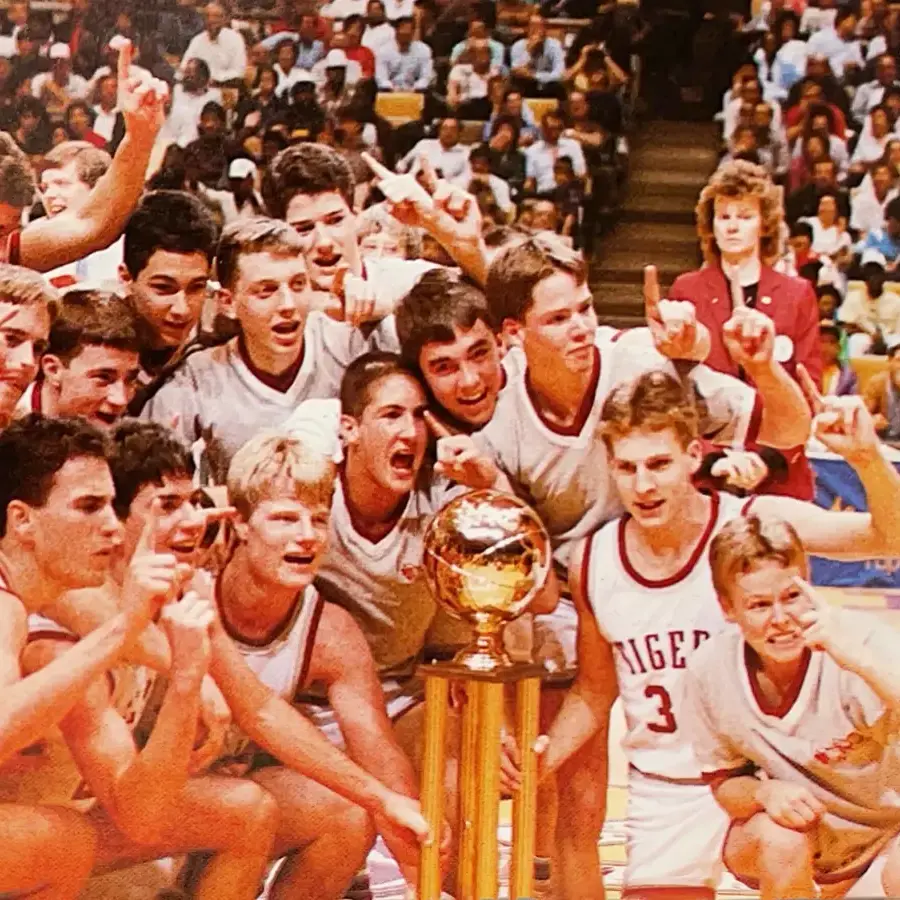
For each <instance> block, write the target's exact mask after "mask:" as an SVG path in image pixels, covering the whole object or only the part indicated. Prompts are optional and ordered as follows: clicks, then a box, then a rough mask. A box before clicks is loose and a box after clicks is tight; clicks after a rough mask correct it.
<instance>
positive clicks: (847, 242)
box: [800, 193, 853, 268]
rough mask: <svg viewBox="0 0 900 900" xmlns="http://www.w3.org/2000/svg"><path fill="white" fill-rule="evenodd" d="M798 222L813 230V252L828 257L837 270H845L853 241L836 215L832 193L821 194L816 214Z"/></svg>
mask: <svg viewBox="0 0 900 900" xmlns="http://www.w3.org/2000/svg"><path fill="white" fill-rule="evenodd" d="M800 221H801V222H807V223H808V224H809V225H810V227H811V228H812V230H813V240H812V249H813V252H815V253H818V254H819V256H827V257H829V258H830V259H831V260H832V262H834V263H835V265H837V266H838V268H846V266H847V265H848V264H849V262H850V259H851V258H852V255H853V251H852V250H851V246H852V244H853V241H852V239H851V238H850V235H849V234H848V233H847V223H846V222H845V221H844V220H843V219H841V218H840V216H839V214H838V203H837V197H836V196H835V195H834V194H833V193H825V194H822V196H821V197H819V209H818V212H817V214H816V215H815V216H811V217H809V218H807V219H801V220H800Z"/></svg>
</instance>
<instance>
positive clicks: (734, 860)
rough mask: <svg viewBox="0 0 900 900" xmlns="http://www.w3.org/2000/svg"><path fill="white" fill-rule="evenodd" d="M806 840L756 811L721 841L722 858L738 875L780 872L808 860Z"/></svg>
mask: <svg viewBox="0 0 900 900" xmlns="http://www.w3.org/2000/svg"><path fill="white" fill-rule="evenodd" d="M809 853H810V847H809V840H808V838H807V836H806V834H804V833H803V832H801V831H794V830H793V829H791V828H785V827H784V826H783V825H779V824H778V823H777V822H776V821H775V820H774V819H772V817H771V816H769V815H767V814H766V813H757V814H756V815H755V816H753V817H752V818H751V819H748V820H747V821H746V822H744V823H743V824H742V825H739V826H734V827H733V828H732V830H731V832H730V834H729V836H728V840H727V841H726V844H725V853H724V855H725V862H726V864H727V865H728V867H729V868H730V869H731V870H732V871H733V872H734V873H735V874H738V875H757V874H767V873H782V874H783V873H784V872H786V871H792V870H794V869H795V868H797V867H798V866H805V865H807V863H808V857H809Z"/></svg>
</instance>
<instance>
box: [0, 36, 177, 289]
mask: <svg viewBox="0 0 900 900" xmlns="http://www.w3.org/2000/svg"><path fill="white" fill-rule="evenodd" d="M131 56H132V47H131V43H130V42H128V44H127V45H126V46H123V47H122V49H121V51H120V52H119V57H118V85H119V102H118V106H119V109H120V110H121V111H122V114H123V116H124V118H125V137H124V139H123V140H122V143H121V144H119V147H118V150H117V151H116V155H115V156H114V157H113V160H112V163H111V164H110V166H109V169H108V170H107V171H106V173H105V174H104V175H102V176H101V177H100V179H99V180H98V181H97V183H96V184H95V185H94V188H93V190H92V191H91V194H90V196H89V197H88V199H87V200H86V202H85V203H84V204H83V205H82V206H81V208H80V209H78V210H77V211H76V210H72V211H71V212H69V211H66V212H64V213H61V214H60V215H58V216H53V217H49V216H46V217H44V218H41V219H37V220H35V221H32V222H30V223H29V224H28V225H26V226H25V227H24V228H22V227H21V221H22V212H23V209H24V207H26V206H28V205H29V204H30V202H31V195H32V194H33V189H34V175H33V173H32V172H31V168H30V165H29V164H28V161H27V159H26V158H25V157H24V155H23V154H22V153H21V151H20V150H19V149H18V147H16V145H15V143H14V142H13V141H12V138H10V137H9V135H7V136H6V141H0V145H2V146H0V157H3V158H4V162H5V164H6V167H7V175H9V174H10V173H9V171H8V170H9V169H10V168H11V169H13V170H18V171H16V172H15V175H14V176H13V177H14V178H15V176H18V179H19V182H18V185H17V186H19V188H20V190H19V191H16V192H15V196H12V195H11V196H8V197H3V198H2V202H0V210H2V221H0V241H2V247H0V259H2V260H3V262H8V263H13V264H16V265H19V264H21V265H23V266H27V267H28V268H29V269H36V270H37V271H39V272H47V271H50V270H51V269H55V268H57V267H58V266H62V265H65V264H66V263H71V262H75V261H76V260H79V259H81V258H82V257H85V256H87V255H88V254H89V253H93V252H95V251H97V250H102V249H103V248H104V247H108V246H109V245H110V244H111V243H112V242H113V241H114V240H115V239H116V238H117V237H118V236H119V235H120V234H121V233H122V229H123V228H124V226H125V222H126V221H127V219H128V216H129V215H130V214H131V211H132V210H133V209H134V206H135V204H136V203H137V201H138V198H139V197H140V196H141V194H142V193H143V190H144V177H145V175H146V172H147V164H148V163H149V161H150V153H151V151H152V149H153V145H154V143H155V141H156V137H157V135H158V134H159V129H160V128H161V127H162V123H163V120H164V117H165V104H166V98H167V96H168V88H167V87H166V85H165V83H164V82H162V81H159V80H158V79H156V78H151V79H149V80H147V81H144V82H141V81H140V79H138V78H135V77H133V76H132V75H131V74H130V69H131ZM9 183H10V180H7V181H6V184H9ZM13 183H15V182H13Z"/></svg>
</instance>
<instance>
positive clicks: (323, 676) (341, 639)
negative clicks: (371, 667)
mask: <svg viewBox="0 0 900 900" xmlns="http://www.w3.org/2000/svg"><path fill="white" fill-rule="evenodd" d="M368 656H369V645H368V644H367V643H366V639H365V637H364V636H363V633H362V630H361V629H360V627H359V625H357V624H356V620H355V619H354V618H353V616H351V615H350V613H348V612H347V610H345V609H343V608H342V607H340V606H338V605H337V604H335V603H329V602H328V601H324V602H323V604H322V615H321V617H320V618H319V625H318V628H317V629H316V634H315V639H314V643H313V651H312V661H311V668H310V673H309V679H310V681H317V680H323V681H333V680H334V679H335V678H338V677H340V675H341V673H342V672H345V671H346V670H347V669H348V668H349V667H353V666H358V665H359V664H360V663H361V662H362V659H363V657H368Z"/></svg>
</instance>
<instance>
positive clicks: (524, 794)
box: [418, 490, 550, 900]
mask: <svg viewBox="0 0 900 900" xmlns="http://www.w3.org/2000/svg"><path fill="white" fill-rule="evenodd" d="M424 566H425V573H426V576H427V578H428V583H429V586H430V588H431V591H432V593H433V594H434V597H435V599H436V600H437V602H438V603H439V604H440V605H441V606H442V607H444V609H446V610H447V611H449V612H450V613H452V614H453V615H455V616H457V617H459V618H461V619H464V620H465V621H467V622H470V623H471V624H472V626H473V627H474V629H475V639H474V641H473V642H472V643H471V644H470V645H469V646H468V647H466V648H465V649H463V650H462V651H461V652H460V653H458V654H457V655H456V657H455V658H454V660H453V661H452V662H450V663H434V664H432V665H425V666H422V667H421V669H420V670H419V674H420V675H422V676H423V678H424V679H425V749H424V758H423V763H422V794H421V800H422V810H423V813H424V815H425V817H426V818H427V819H428V823H429V825H430V826H431V833H432V837H433V840H431V841H429V842H428V843H427V844H426V845H425V846H423V848H422V858H421V865H420V872H419V897H418V900H440V895H441V873H440V861H439V857H438V851H439V840H438V836H439V835H440V833H441V826H442V824H443V820H444V813H443V800H444V754H445V749H446V738H447V711H448V709H449V691H450V683H451V681H461V682H463V684H464V686H465V694H466V701H465V707H464V711H463V721H462V741H461V744H462V746H461V748H460V756H459V780H460V784H459V794H460V799H459V822H458V823H457V825H456V833H457V837H458V840H459V871H458V886H457V894H456V896H457V900H495V898H497V897H498V896H499V871H498V869H499V865H498V863H499V847H498V839H497V826H498V820H499V807H500V729H501V725H502V721H503V709H504V686H505V685H507V684H515V685H516V713H515V717H516V740H517V742H518V746H519V750H520V753H521V757H522V785H521V790H519V791H518V792H517V794H516V796H515V797H514V798H513V823H512V825H513V828H512V861H511V868H510V880H509V896H510V898H511V900H520V898H529V897H531V889H532V876H533V871H532V869H533V865H534V836H535V812H536V810H535V806H536V795H537V759H536V755H535V753H534V743H535V741H536V739H537V736H538V706H539V702H540V686H541V675H542V673H543V671H544V670H543V668H542V667H541V666H539V665H535V664H533V663H513V662H511V661H510V659H509V657H508V656H507V654H506V651H505V650H504V646H503V628H504V626H505V625H506V624H507V623H508V622H511V621H512V620H514V619H516V618H518V617H519V616H520V615H522V613H524V612H525V610H526V609H527V608H528V605H529V604H530V603H531V601H532V600H533V599H534V596H535V594H536V593H537V592H538V591H539V590H540V589H541V588H542V587H543V585H544V582H545V581H546V579H547V573H548V570H549V566H550V539H549V537H548V536H547V532H546V531H545V530H544V526H543V524H542V523H541V521H540V519H539V518H538V517H537V515H536V514H535V512H534V511H533V510H532V509H531V508H530V507H528V506H527V505H526V504H525V503H523V502H522V501H521V500H519V499H518V498H516V497H513V496H510V495H508V494H501V493H499V492H497V491H490V490H488V491H474V492H471V493H468V494H464V495H463V496H461V497H457V498H456V499H455V500H453V501H452V502H451V503H448V504H447V505H446V506H445V507H444V508H443V509H442V510H441V511H440V512H439V513H438V514H437V515H436V516H435V517H434V519H433V520H432V522H431V525H430V526H429V528H428V531H427V532H426V534H425V551H424Z"/></svg>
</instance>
